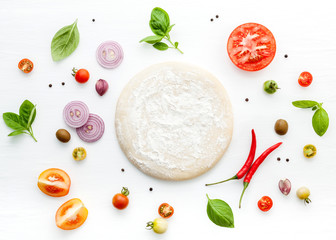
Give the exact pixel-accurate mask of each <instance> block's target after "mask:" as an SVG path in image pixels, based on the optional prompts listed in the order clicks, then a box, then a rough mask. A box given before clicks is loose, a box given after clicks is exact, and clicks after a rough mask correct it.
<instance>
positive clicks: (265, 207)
mask: <svg viewBox="0 0 336 240" xmlns="http://www.w3.org/2000/svg"><path fill="white" fill-rule="evenodd" d="M272 206H273V201H272V199H271V198H270V197H268V196H263V197H262V198H261V199H260V200H259V201H258V207H259V209H260V210H261V211H263V212H267V211H269V210H270V209H271V208H272Z"/></svg>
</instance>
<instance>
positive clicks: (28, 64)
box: [18, 58, 34, 73]
mask: <svg viewBox="0 0 336 240" xmlns="http://www.w3.org/2000/svg"><path fill="white" fill-rule="evenodd" d="M18 68H19V69H20V70H21V71H22V72H24V73H30V72H31V71H33V68H34V64H33V62H32V61H30V60H29V59H27V58H24V59H22V60H21V61H20V62H19V64H18Z"/></svg>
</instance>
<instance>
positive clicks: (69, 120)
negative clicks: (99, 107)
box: [63, 101, 89, 128]
mask: <svg viewBox="0 0 336 240" xmlns="http://www.w3.org/2000/svg"><path fill="white" fill-rule="evenodd" d="M63 118H64V121H65V122H66V124H68V125H69V126H70V127H72V128H79V127H81V126H83V125H84V124H85V123H86V122H87V121H88V119H89V108H88V106H87V105H86V104H85V103H83V102H81V101H72V102H69V103H68V104H67V105H66V106H65V107H64V110H63Z"/></svg>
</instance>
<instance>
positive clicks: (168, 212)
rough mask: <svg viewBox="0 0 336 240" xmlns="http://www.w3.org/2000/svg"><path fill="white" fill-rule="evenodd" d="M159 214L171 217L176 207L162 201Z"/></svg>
mask: <svg viewBox="0 0 336 240" xmlns="http://www.w3.org/2000/svg"><path fill="white" fill-rule="evenodd" d="M158 212H159V215H160V216H161V217H163V218H170V217H171V216H173V214H174V208H173V207H172V206H170V205H169V204H168V203H162V204H161V205H160V206H159V210H158Z"/></svg>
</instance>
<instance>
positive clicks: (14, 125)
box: [2, 112, 27, 131]
mask: <svg viewBox="0 0 336 240" xmlns="http://www.w3.org/2000/svg"><path fill="white" fill-rule="evenodd" d="M2 118H3V120H4V121H5V123H6V125H7V126H8V127H10V128H11V129H13V130H17V131H18V130H26V129H27V128H26V125H27V124H26V123H25V122H24V120H23V119H22V117H20V116H19V115H18V114H16V113H11V112H6V113H4V114H3V115H2Z"/></svg>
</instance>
